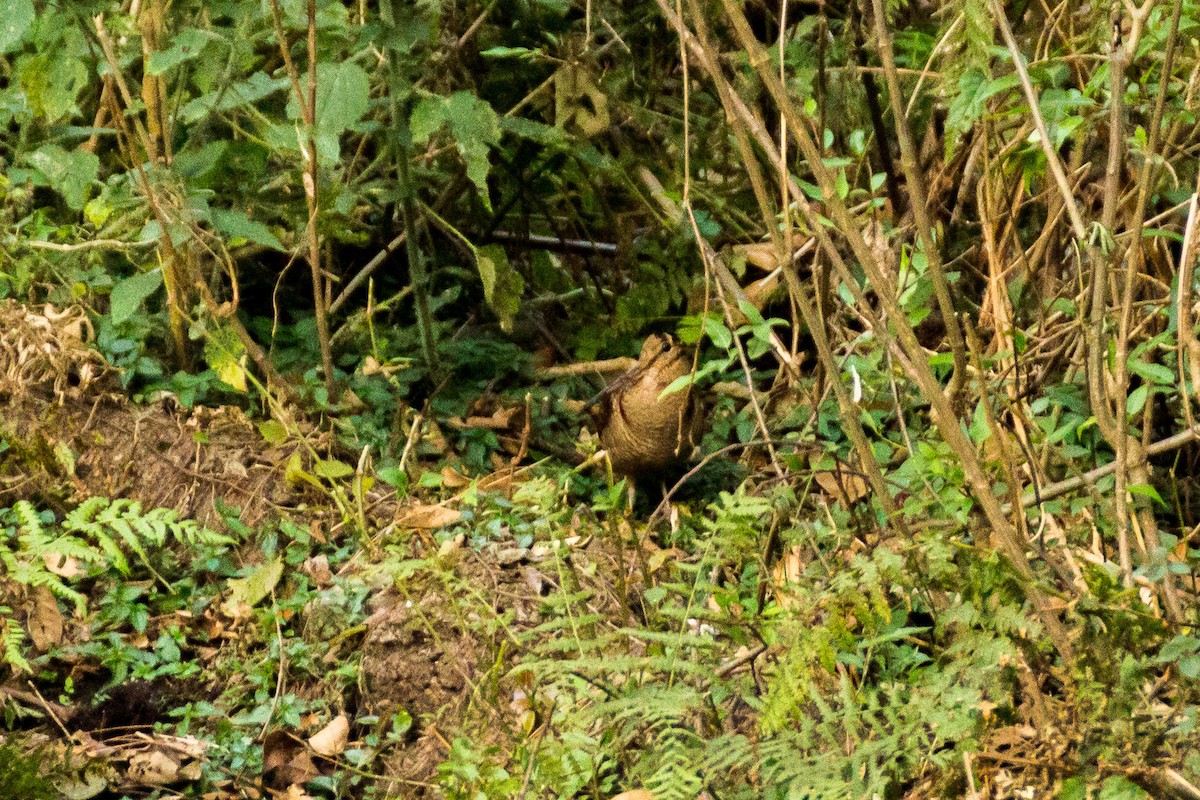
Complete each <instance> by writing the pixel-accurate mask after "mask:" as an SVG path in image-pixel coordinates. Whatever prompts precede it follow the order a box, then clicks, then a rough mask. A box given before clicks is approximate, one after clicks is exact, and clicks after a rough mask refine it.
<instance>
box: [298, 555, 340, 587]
mask: <svg viewBox="0 0 1200 800" xmlns="http://www.w3.org/2000/svg"><path fill="white" fill-rule="evenodd" d="M300 570H301V571H302V572H303V573H304V574H305V575H307V576H308V577H310V578H312V579H313V583H315V584H316V585H317V586H321V587H325V586H328V585H329V584H331V583H333V570H331V569H330V568H329V557H328V556H326V555H325V554H324V553H322V554H321V555H318V556H313V557H312V558H307V559H305V560H304V563H303V564H301V565H300Z"/></svg>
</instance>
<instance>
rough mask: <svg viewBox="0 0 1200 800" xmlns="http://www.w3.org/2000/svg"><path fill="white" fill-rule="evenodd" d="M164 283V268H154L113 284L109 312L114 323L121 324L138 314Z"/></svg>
mask: <svg viewBox="0 0 1200 800" xmlns="http://www.w3.org/2000/svg"><path fill="white" fill-rule="evenodd" d="M162 284H163V276H162V270H159V269H154V270H151V271H150V272H142V273H139V274H137V275H132V276H130V277H128V278H125V279H124V280H121V281H119V282H118V283H117V284H116V285H115V286H113V290H112V296H111V297H110V298H109V312H108V314H109V317H110V318H111V319H112V323H113V325H120V324H121V323H122V322H124V321H125V320H127V319H129V318H130V317H132V316H133V315H134V314H136V313H137V311H138V309H140V308H141V307H142V303H144V302H145V301H146V299H147V298H149V297H150V295H152V294H154V293H155V292H157V291H158V287H160V286H162Z"/></svg>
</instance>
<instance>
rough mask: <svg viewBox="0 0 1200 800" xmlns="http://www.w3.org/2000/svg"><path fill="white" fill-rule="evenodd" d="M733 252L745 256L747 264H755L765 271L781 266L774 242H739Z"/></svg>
mask: <svg viewBox="0 0 1200 800" xmlns="http://www.w3.org/2000/svg"><path fill="white" fill-rule="evenodd" d="M733 252H734V253H736V254H738V255H742V256H745V257H746V263H747V264H753V265H754V266H756V267H758V268H759V269H761V270H762V271H763V272H772V271H773V270H774V269H775V268H776V267H778V266H779V258H778V257H777V256H776V253H775V244H774V243H773V242H755V243H754V244H739V245H737V246H736V247H734V248H733Z"/></svg>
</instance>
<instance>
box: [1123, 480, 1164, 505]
mask: <svg viewBox="0 0 1200 800" xmlns="http://www.w3.org/2000/svg"><path fill="white" fill-rule="evenodd" d="M1128 488H1129V493H1130V494H1132V495H1137V496H1139V497H1149V498H1150V499H1151V500H1154V501H1155V502H1157V503H1159V504H1160V505H1162V506H1163V507H1164V508H1165V507H1166V505H1167V503H1166V501H1165V500H1163V499H1162V495H1160V494H1159V493H1158V490H1157V489H1155V488H1154V487H1153V486H1151V485H1150V484H1148V483H1135V484H1133V485H1132V486H1130V487H1128Z"/></svg>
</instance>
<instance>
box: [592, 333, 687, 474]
mask: <svg viewBox="0 0 1200 800" xmlns="http://www.w3.org/2000/svg"><path fill="white" fill-rule="evenodd" d="M691 369H692V358H691V355H690V354H689V352H688V351H687V350H686V349H685V348H684V347H683V346H681V345H680V344H679V342H678V341H676V340H675V337H673V336H671V335H669V334H661V333H656V334H651V335H650V336H649V337H648V338H647V339H646V341H645V343H644V344H643V345H642V353H641V355H640V356H639V357H638V363H637V364H636V365H634V366H633V367H631V368H630V369H629V370H628V371H627V372H625V374H623V375H621V377H619V378H617V379H616V380H615V381H613V382H612V383H611V384H609V385H608V387H607V388H605V390H604V391H603V392H602V393H601V395H600V397H599V398H597V401H596V402H597V406H596V410H595V412H594V419H595V423H596V428H597V431H598V432H599V434H600V444H601V445H602V446H603V447H604V449H605V450H606V451H607V452H608V457H609V460H610V462H611V463H612V467H613V471H614V472H616V473H618V474H621V475H626V476H628V477H631V478H635V479H636V478H641V477H647V476H652V475H656V474H658V473H661V472H662V471H663V470H665V469H667V468H668V467H671V466H673V465H675V464H679V463H682V462H683V461H685V460H686V459H687V457H688V456H689V455H690V454H691V452H692V448H693V447H694V446H695V445H696V443H697V441H698V439H699V431H698V423H699V421H700V420H699V415H698V413H697V409H696V406H697V403H696V398H695V393H694V392H693V391H692V387H691V386H685V387H684V388H682V389H680V390H677V391H674V392H672V393H670V394H668V395H666V396H665V397H664V396H662V392H663V390H664V389H666V388H667V387H668V386H670V385H671V384H672V383H673V382H674V381H675V380H677V379H678V378H681V377H683V376H684V375H687V374H688V373H689V372H690V371H691Z"/></svg>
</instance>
